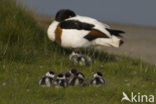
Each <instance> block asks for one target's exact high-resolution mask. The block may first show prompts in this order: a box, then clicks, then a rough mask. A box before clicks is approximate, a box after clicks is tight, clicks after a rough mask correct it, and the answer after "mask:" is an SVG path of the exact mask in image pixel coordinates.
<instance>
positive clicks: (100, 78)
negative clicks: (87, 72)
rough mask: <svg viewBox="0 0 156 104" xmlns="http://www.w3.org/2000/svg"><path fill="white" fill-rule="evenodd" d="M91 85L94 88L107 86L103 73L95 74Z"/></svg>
mask: <svg viewBox="0 0 156 104" xmlns="http://www.w3.org/2000/svg"><path fill="white" fill-rule="evenodd" d="M90 84H91V85H93V86H99V85H105V84H106V81H105V79H104V78H103V75H102V73H101V72H96V73H94V74H93V78H92V80H91V81H90Z"/></svg>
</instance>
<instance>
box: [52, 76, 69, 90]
mask: <svg viewBox="0 0 156 104" xmlns="http://www.w3.org/2000/svg"><path fill="white" fill-rule="evenodd" d="M67 86H68V82H67V80H66V78H65V75H64V74H63V73H60V74H58V75H57V76H56V79H55V87H56V88H66V87H67Z"/></svg>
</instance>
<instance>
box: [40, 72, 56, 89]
mask: <svg viewBox="0 0 156 104" xmlns="http://www.w3.org/2000/svg"><path fill="white" fill-rule="evenodd" d="M54 77H55V74H54V72H53V71H48V72H47V73H46V75H45V76H43V77H42V78H41V79H40V81H39V86H41V87H50V86H51V85H52V84H54Z"/></svg>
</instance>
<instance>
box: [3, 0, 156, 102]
mask: <svg viewBox="0 0 156 104" xmlns="http://www.w3.org/2000/svg"><path fill="white" fill-rule="evenodd" d="M69 53H70V51H68V50H66V49H62V48H60V47H59V46H58V45H56V44H55V43H52V42H51V41H50V40H49V39H48V38H47V35H46V31H45V30H44V29H43V28H42V27H41V26H40V25H38V21H37V20H35V19H34V16H33V14H32V13H29V12H27V11H26V10H25V9H24V8H23V7H21V6H19V5H17V4H16V2H15V1H12V0H1V1H0V104H73V103H74V104H120V103H121V98H122V92H123V91H124V92H126V93H127V94H130V92H135V93H136V94H137V93H138V92H140V93H141V94H147V95H148V94H153V95H155V96H156V89H155V88H156V67H155V66H152V65H150V64H148V63H145V62H143V61H142V60H139V59H132V58H129V57H127V56H117V55H110V54H108V53H98V52H95V53H94V56H93V57H92V58H94V59H95V60H94V64H93V65H91V66H89V67H85V66H79V65H75V64H73V63H72V62H70V61H69V59H68V55H69ZM73 67H75V68H78V69H79V71H82V72H83V73H84V74H85V75H86V77H87V79H88V80H89V79H91V76H92V74H93V73H94V72H95V71H101V72H102V73H103V75H104V77H105V79H106V80H107V84H106V85H105V86H103V87H92V86H89V87H84V88H83V87H80V86H76V87H68V88H66V89H55V88H53V87H51V88H41V87H39V86H38V81H39V79H40V77H41V76H42V75H44V74H45V72H47V71H49V70H54V71H55V72H56V73H59V72H62V71H68V70H69V69H71V68H73ZM127 103H128V102H126V101H125V102H123V104H127Z"/></svg>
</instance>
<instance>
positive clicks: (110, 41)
mask: <svg viewBox="0 0 156 104" xmlns="http://www.w3.org/2000/svg"><path fill="white" fill-rule="evenodd" d="M123 43H124V42H123V40H121V39H120V38H118V37H116V36H112V38H98V39H96V40H94V41H93V42H92V44H93V45H94V46H107V47H116V48H118V47H120V46H121V45H122V44H123Z"/></svg>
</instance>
